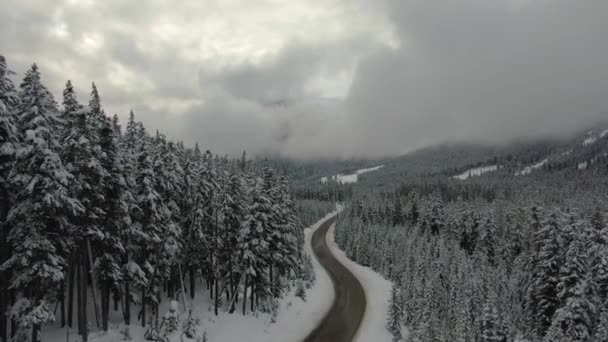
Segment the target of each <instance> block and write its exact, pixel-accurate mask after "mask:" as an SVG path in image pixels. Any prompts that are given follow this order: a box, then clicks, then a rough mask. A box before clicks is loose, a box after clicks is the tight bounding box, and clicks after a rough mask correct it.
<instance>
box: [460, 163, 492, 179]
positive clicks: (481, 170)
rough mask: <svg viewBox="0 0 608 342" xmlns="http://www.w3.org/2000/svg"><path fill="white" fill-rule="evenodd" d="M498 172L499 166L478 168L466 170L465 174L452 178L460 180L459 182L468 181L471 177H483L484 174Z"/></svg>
mask: <svg viewBox="0 0 608 342" xmlns="http://www.w3.org/2000/svg"><path fill="white" fill-rule="evenodd" d="M496 170H498V165H490V166H481V167H476V168H474V169H469V170H466V171H465V172H463V173H461V174H459V175H456V176H453V177H452V178H454V179H459V180H467V179H469V177H475V176H481V175H483V174H484V173H488V172H492V171H496Z"/></svg>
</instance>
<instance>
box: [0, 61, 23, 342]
mask: <svg viewBox="0 0 608 342" xmlns="http://www.w3.org/2000/svg"><path fill="white" fill-rule="evenodd" d="M12 74H13V72H12V71H11V70H10V69H8V66H7V64H6V59H5V58H4V56H2V55H0V246H3V248H0V265H2V264H3V263H4V262H5V261H6V260H7V259H8V258H9V257H10V253H11V252H10V248H9V244H8V241H7V238H8V234H9V231H10V226H9V225H8V224H6V218H7V216H8V212H9V210H10V208H11V204H12V203H11V197H12V193H11V191H10V190H11V185H10V181H9V176H10V172H11V171H12V169H13V165H14V163H15V151H16V150H17V148H18V145H19V136H18V133H17V127H16V126H15V121H16V117H15V113H16V110H17V106H18V105H19V102H20V101H19V96H18V94H17V91H16V89H15V85H14V84H13V81H12V80H11V78H10V76H11V75H12ZM9 279H10V274H9V273H8V272H7V271H0V340H2V341H3V342H6V341H8V325H7V320H6V318H7V317H6V315H4V314H3V313H4V312H6V310H7V308H8V305H9V300H10V296H9V289H8V284H9Z"/></svg>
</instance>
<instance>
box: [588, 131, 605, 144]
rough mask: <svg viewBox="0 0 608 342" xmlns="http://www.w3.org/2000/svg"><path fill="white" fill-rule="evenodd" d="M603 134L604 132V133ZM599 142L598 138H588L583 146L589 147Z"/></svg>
mask: <svg viewBox="0 0 608 342" xmlns="http://www.w3.org/2000/svg"><path fill="white" fill-rule="evenodd" d="M602 133H603V132H602ZM596 141H597V138H596V137H588V138H587V139H585V140H584V141H583V146H589V145H591V144H593V143H595V142H596Z"/></svg>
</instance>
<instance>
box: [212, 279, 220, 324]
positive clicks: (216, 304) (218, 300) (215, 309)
mask: <svg viewBox="0 0 608 342" xmlns="http://www.w3.org/2000/svg"><path fill="white" fill-rule="evenodd" d="M218 284H219V281H218V280H217V279H215V289H214V290H213V292H215V300H214V301H213V302H214V304H213V306H214V312H215V315H216V316H217V314H218V311H217V308H218V306H219V305H220V294H219V292H218Z"/></svg>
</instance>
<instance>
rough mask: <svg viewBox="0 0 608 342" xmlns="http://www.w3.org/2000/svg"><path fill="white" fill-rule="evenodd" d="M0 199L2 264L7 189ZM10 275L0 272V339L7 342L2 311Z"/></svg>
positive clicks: (5, 255) (5, 252)
mask: <svg viewBox="0 0 608 342" xmlns="http://www.w3.org/2000/svg"><path fill="white" fill-rule="evenodd" d="M4 190H5V189H4ZM1 197H2V200H0V223H1V224H2V225H1V226H0V246H2V248H0V265H2V264H3V263H4V262H5V261H6V260H8V258H9V257H10V254H11V252H10V248H9V245H8V230H9V227H8V225H7V224H6V217H7V216H8V211H9V209H10V203H9V197H8V192H7V191H2V196H1ZM9 279H10V277H9V276H8V271H1V272H0V339H1V340H2V342H8V324H7V316H5V315H4V313H5V312H6V311H7V310H8V296H9V295H8V292H9V290H8V282H9Z"/></svg>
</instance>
